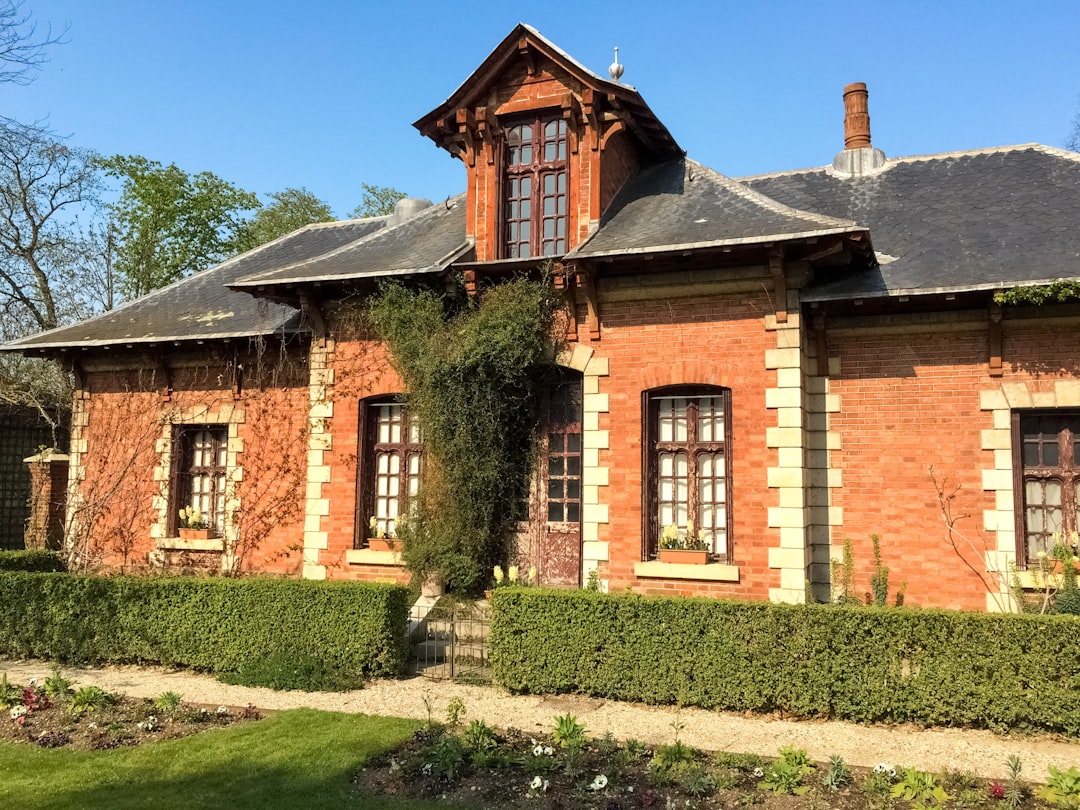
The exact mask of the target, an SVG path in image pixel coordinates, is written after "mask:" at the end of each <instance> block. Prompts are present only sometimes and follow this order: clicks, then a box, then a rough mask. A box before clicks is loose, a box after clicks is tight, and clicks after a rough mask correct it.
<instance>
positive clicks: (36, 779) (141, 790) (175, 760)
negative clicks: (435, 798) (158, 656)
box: [0, 709, 433, 810]
mask: <svg viewBox="0 0 1080 810" xmlns="http://www.w3.org/2000/svg"><path fill="white" fill-rule="evenodd" d="M415 728H416V722H415V721H413V720H400V719H397V718H392V717H367V716H362V715H347V714H335V713H328V712H317V711H312V710H308V709H297V710H294V711H288V712H283V713H282V714H279V715H276V716H274V717H270V718H267V719H265V720H261V721H259V722H258V723H248V724H242V725H237V726H232V727H230V728H226V729H220V730H215V731H208V732H205V733H203V734H197V735H195V736H193V737H188V738H185V739H181V740H172V741H169V742H163V743H157V744H150V745H143V746H140V747H138V748H125V749H117V750H113V751H65V750H63V749H55V750H45V749H40V748H34V747H31V746H26V745H13V744H0V808H8V807H10V808H20V810H46V808H50V809H51V808H64V809H65V810H67V808H78V809H79V810H84V808H85V810H92V809H93V808H108V809H109V810H128V808H130V809H131V810H145V809H146V808H151V810H170V808H177V809H178V810H180V808H183V809H184V810H188V808H202V807H205V808H235V809H236V810H243V808H256V807H258V808H275V809H277V808H281V809H282V810H289V808H304V809H305V810H308V809H309V808H310V809H311V810H318V808H324V807H325V808H341V807H362V808H364V810H368V809H369V808H371V810H376V809H378V808H382V809H385V810H392V809H395V808H401V809H404V810H425V808H429V807H433V805H429V804H427V803H416V802H409V801H405V800H393V801H390V800H381V799H378V800H376V799H371V798H367V799H361V798H360V797H358V796H357V795H356V794H355V793H354V791H353V789H352V786H351V784H350V780H351V778H352V775H353V773H354V772H355V771H356V770H357V769H358V768H359V767H360V765H361V764H362V763H363V762H364V760H366V759H368V758H369V757H371V756H374V755H377V754H379V753H381V752H383V751H385V750H387V749H389V748H392V747H394V746H396V745H398V744H399V743H401V742H402V741H403V740H405V739H407V738H408V737H409V736H410V735H411V734H412V732H413V730H414V729H415Z"/></svg>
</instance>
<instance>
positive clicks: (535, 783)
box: [529, 776, 544, 790]
mask: <svg viewBox="0 0 1080 810" xmlns="http://www.w3.org/2000/svg"><path fill="white" fill-rule="evenodd" d="M542 784H544V779H543V777H541V776H534V777H533V780H532V784H530V785H529V789H530V790H539V789H540V786H541V785H542Z"/></svg>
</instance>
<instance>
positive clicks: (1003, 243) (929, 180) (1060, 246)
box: [742, 144, 1080, 301]
mask: <svg viewBox="0 0 1080 810" xmlns="http://www.w3.org/2000/svg"><path fill="white" fill-rule="evenodd" d="M742 182H744V183H745V184H746V186H747V187H749V188H751V189H753V190H754V191H758V192H760V193H762V194H766V195H768V196H770V197H772V198H773V199H776V200H778V201H780V202H782V203H785V204H787V205H790V206H793V207H795V208H800V209H803V210H807V211H816V212H819V213H821V214H826V215H829V216H834V217H844V218H848V219H852V220H855V221H857V222H858V223H860V224H861V225H864V226H866V227H867V228H869V229H870V233H871V236H872V238H873V243H874V249H875V251H876V252H877V254H878V257H879V259H880V262H881V264H880V266H879V267H876V268H873V269H872V270H868V271H864V272H862V273H859V274H855V275H852V276H850V277H848V278H843V279H839V280H835V281H829V282H825V283H821V284H818V285H815V286H812V287H810V288H808V289H806V290H804V291H803V299H804V300H809V301H827V300H837V299H849V298H856V297H862V298H872V297H882V296H888V295H909V294H926V293H934V292H959V291H966V290H980V289H997V288H1002V287H1011V286H1018V285H1027V284H1039V283H1047V282H1050V281H1054V280H1057V279H1061V278H1069V279H1080V155H1077V154H1075V153H1072V152H1065V151H1063V150H1060V149H1053V148H1051V147H1046V146H1040V145H1037V144H1027V145H1022V146H1012V147H1003V148H1000V149H986V150H979V151H972V152H958V153H949V154H941V155H926V156H920V157H909V158H900V159H894V160H889V161H887V163H886V164H885V166H884V167H883V168H882V170H881V171H879V172H878V173H876V174H873V175H871V176H868V177H861V178H851V179H844V178H841V177H839V176H837V175H836V174H835V173H834V172H833V171H832V170H831V169H826V168H821V169H809V170H803V171H793V172H781V173H777V174H772V175H764V176H760V177H749V178H742Z"/></svg>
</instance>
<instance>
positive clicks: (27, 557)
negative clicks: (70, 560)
mask: <svg viewBox="0 0 1080 810" xmlns="http://www.w3.org/2000/svg"><path fill="white" fill-rule="evenodd" d="M66 570H67V568H66V567H65V565H64V558H63V557H61V556H60V555H59V554H57V553H56V552H55V551H0V571H66Z"/></svg>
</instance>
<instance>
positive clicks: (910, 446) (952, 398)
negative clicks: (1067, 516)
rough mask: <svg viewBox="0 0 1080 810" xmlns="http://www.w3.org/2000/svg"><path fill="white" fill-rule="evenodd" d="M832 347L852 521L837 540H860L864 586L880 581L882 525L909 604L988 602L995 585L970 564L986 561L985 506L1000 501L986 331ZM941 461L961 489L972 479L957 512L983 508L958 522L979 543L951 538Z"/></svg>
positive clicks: (844, 490)
mask: <svg viewBox="0 0 1080 810" xmlns="http://www.w3.org/2000/svg"><path fill="white" fill-rule="evenodd" d="M830 354H831V355H832V356H833V357H836V356H839V358H840V375H839V376H837V377H834V378H833V379H832V381H831V383H830V388H829V390H830V392H831V393H835V394H839V395H840V412H839V413H834V414H832V415H831V418H830V423H829V426H830V429H831V430H833V431H835V432H838V433H839V434H840V436H841V446H842V449H841V450H837V451H833V452H832V453H831V464H832V466H833V467H834V468H837V469H840V470H842V471H843V486H842V487H841V488H840V489H838V490H832V496H833V497H832V505H833V506H839V507H842V509H843V525H842V526H838V527H834V528H833V540H832V542H833V544H834V548H835V547H837V546H839V545H840V544H842V542H843V539H844V538H851V540H852V544H853V547H854V552H855V561H856V565H857V570H858V576H857V578H856V591H857V593H858V594H859V595H862V594H863V593H864V592H865V591H869V577H870V571H871V564H872V551H871V544H870V539H869V538H870V535H871V534H874V533H876V534H877V535H878V536H879V537H880V538H881V551H882V560H883V563H884V564H885V565H887V566H888V567H889V569H890V573H889V580H890V585H891V586H892V589H893V590H895V589H896V588H897V587H899V586H900V585H901V583H904V582H906V583H907V592H906V601H907V603H909V604H916V605H937V606H942V607H962V608H970V609H978V610H983V609H985V607H986V589H985V588H984V587H982V586H981V585H980V583H979V581H978V579H977V578H976V576H975V574H973V573H972V571H971V569H970V568H969V567H968V566H969V565H970V566H974V567H975V568H976V569H977V570H979V571H981V570H982V569H983V568H984V562H983V556H982V551H981V550H982V549H983V548H984V545H983V543H984V540H983V533H982V531H981V529H982V515H983V511H982V510H983V509H989V508H992V507H993V506H994V504H993V498H992V496H990V495H988V494H987V493H984V492H983V490H982V472H981V471H982V469H983V468H984V467H987V466H991V467H992V465H993V457H992V454H990V453H987V452H985V451H983V450H982V449H981V435H980V433H979V430H980V428H990V427H992V426H993V425H992V416H991V414H989V413H986V412H982V411H980V410H979V390H980V389H982V388H985V387H986V386H988V385H989V384H990V379H989V376H988V373H987V359H986V358H987V342H986V333H985V332H970V333H959V334H957V333H945V334H929V335H921V336H920V335H886V336H874V335H872V334H867V333H860V334H851V333H845V334H844V335H843V337H836V336H833V335H830ZM931 466H933V468H934V472H935V473H936V475H937V476H938V478H939V480H941V479H943V478H944V479H947V480H948V484H947V487H948V489H949V491H952V489H954V488H955V487H956V486H957V485H959V486H960V487H961V489H960V492H959V495H958V498H957V501H956V512H957V514H962V513H967V514H970V515H972V518H971V519H970V520H965V521H963V523H962V524H961V525H960V526H959V527H958V528H960V529H961V530H963V531H964V532H965V534H967V535H968V536H969V537H970V538H971V539H972V540H973V541H975V543H976V545H977V546H978V548H979V550H978V551H977V550H975V549H972V548H970V547H969V546H966V545H960V546H959V547H958V550H954V549H953V548H952V547H951V546H950V545H949V543H948V542H947V536H946V535H947V533H946V529H945V524H944V522H943V519H942V515H941V508H940V505H939V502H938V496H937V494H936V491H935V487H934V484H933V482H932V480H931V477H930V467H931ZM834 556H839V552H838V551H837V552H836V553H835V554H834Z"/></svg>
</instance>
